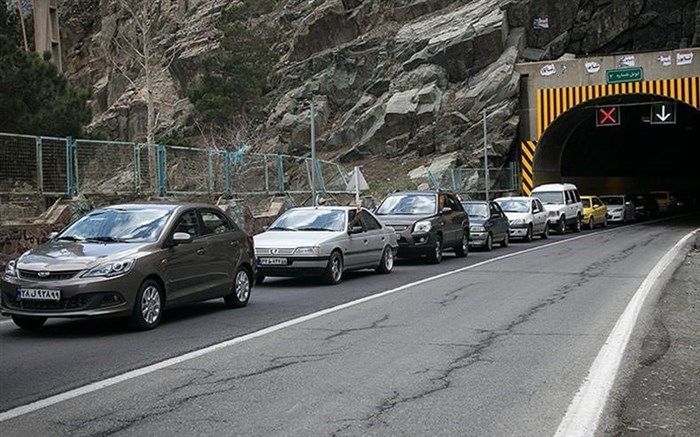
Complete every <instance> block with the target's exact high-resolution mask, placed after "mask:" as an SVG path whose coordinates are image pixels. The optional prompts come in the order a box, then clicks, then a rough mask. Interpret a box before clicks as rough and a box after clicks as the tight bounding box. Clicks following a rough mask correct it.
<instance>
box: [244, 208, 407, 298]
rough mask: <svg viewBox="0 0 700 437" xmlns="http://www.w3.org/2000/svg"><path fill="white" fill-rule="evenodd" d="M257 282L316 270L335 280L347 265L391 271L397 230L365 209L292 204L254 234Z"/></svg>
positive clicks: (331, 281) (325, 278)
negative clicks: (264, 228)
mask: <svg viewBox="0 0 700 437" xmlns="http://www.w3.org/2000/svg"><path fill="white" fill-rule="evenodd" d="M254 244H255V260H256V267H257V269H256V270H257V272H256V282H257V283H258V284H260V283H262V282H263V281H264V280H265V277H267V276H319V277H321V278H322V279H323V282H325V283H326V284H331V285H333V284H338V283H339V282H340V281H341V280H342V278H343V273H344V272H346V271H348V270H360V269H369V268H371V269H375V270H376V271H377V272H379V273H390V272H391V270H392V269H393V268H394V258H395V256H396V251H397V250H398V243H397V241H396V233H395V232H394V230H393V229H392V228H390V227H387V226H384V225H383V224H382V223H381V222H380V221H379V220H377V218H376V217H375V216H374V215H373V214H372V213H371V212H369V211H367V210H366V209H360V210H359V211H358V210H357V208H354V207H343V206H330V207H329V206H324V207H305V208H294V209H290V210H289V211H287V212H285V213H284V214H282V216H280V217H279V218H278V219H277V220H275V222H274V223H273V224H272V225H271V226H270V227H269V228H268V229H267V230H266V231H265V232H263V233H262V234H259V235H256V236H255V237H254Z"/></svg>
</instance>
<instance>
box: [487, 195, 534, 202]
mask: <svg viewBox="0 0 700 437" xmlns="http://www.w3.org/2000/svg"><path fill="white" fill-rule="evenodd" d="M495 200H532V197H527V196H507V197H499V198H496V199H494V201H495Z"/></svg>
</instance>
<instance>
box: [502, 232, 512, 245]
mask: <svg viewBox="0 0 700 437" xmlns="http://www.w3.org/2000/svg"><path fill="white" fill-rule="evenodd" d="M508 244H510V235H508V234H506V236H505V237H504V238H503V241H501V247H508Z"/></svg>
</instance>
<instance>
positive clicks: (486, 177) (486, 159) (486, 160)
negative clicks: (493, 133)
mask: <svg viewBox="0 0 700 437" xmlns="http://www.w3.org/2000/svg"><path fill="white" fill-rule="evenodd" d="M483 114H484V189H485V190H486V201H487V202H488V201H489V152H488V148H489V146H488V143H487V134H486V109H484V111H483Z"/></svg>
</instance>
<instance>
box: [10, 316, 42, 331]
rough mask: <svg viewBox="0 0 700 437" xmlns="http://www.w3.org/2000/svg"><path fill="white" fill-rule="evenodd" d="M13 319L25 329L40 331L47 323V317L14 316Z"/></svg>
mask: <svg viewBox="0 0 700 437" xmlns="http://www.w3.org/2000/svg"><path fill="white" fill-rule="evenodd" d="M12 321H13V322H14V324H15V325H17V327H18V328H20V329H24V330H25V331H38V330H39V329H41V327H42V326H44V323H46V317H33V316H12Z"/></svg>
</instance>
